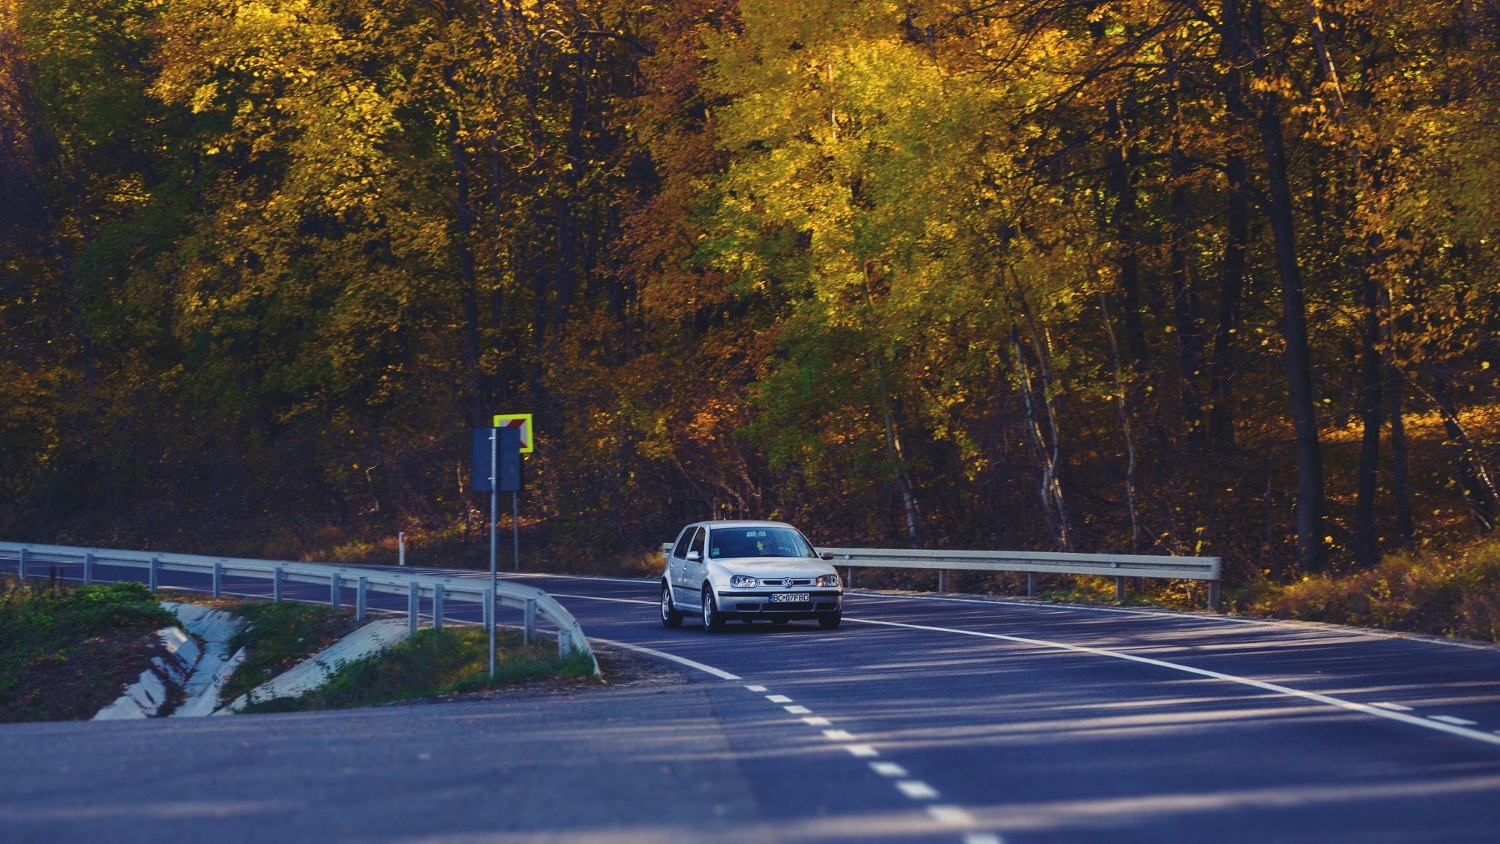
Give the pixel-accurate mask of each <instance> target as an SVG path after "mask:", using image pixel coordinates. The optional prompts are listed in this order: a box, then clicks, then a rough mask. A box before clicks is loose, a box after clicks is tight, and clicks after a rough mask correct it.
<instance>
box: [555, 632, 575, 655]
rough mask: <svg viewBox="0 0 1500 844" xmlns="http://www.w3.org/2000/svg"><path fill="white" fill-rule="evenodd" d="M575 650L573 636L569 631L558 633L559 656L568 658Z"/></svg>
mask: <svg viewBox="0 0 1500 844" xmlns="http://www.w3.org/2000/svg"><path fill="white" fill-rule="evenodd" d="M572 650H573V635H572V634H571V633H569V632H568V631H567V630H559V631H557V655H558V656H567V655H568V653H569V652H570V651H572Z"/></svg>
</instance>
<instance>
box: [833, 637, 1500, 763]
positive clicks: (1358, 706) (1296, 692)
mask: <svg viewBox="0 0 1500 844" xmlns="http://www.w3.org/2000/svg"><path fill="white" fill-rule="evenodd" d="M844 620H845V621H851V622H855V623H858V624H876V625H880V626H882V627H899V628H902V629H906V630H926V631H929V632H932V633H954V634H957V635H959V636H976V637H978V638H981V639H998V640H1000V641H1003V642H1016V643H1018V644H1022V645H1034V646H1036V647H1041V648H1056V649H1058V650H1063V651H1071V652H1073V653H1080V654H1091V655H1093V656H1104V657H1109V658H1111V659H1123V660H1125V661H1126V662H1135V663H1139V664H1141V665H1154V666H1156V667H1157V668H1168V669H1171V670H1173V671H1181V672H1182V673H1184V674H1194V675H1197V676H1199V677H1208V678H1209V679H1213V680H1223V681H1225V682H1228V683H1238V684H1240V685H1242V686H1249V687H1251V688H1253V689H1260V690H1262V691H1267V692H1273V693H1275V694H1279V695H1286V696H1288V697H1296V698H1301V699H1303V700H1310V701H1312V702H1314V703H1321V704H1324V705H1326V706H1332V707H1335V708H1338V709H1347V710H1349V711H1351V712H1362V713H1364V714H1366V715H1374V716H1376V717H1379V718H1388V719H1390V720H1392V721H1400V722H1401V723H1403V724H1410V725H1412V726H1416V727H1425V728H1426V729H1429V730H1437V731H1439V732H1443V733H1448V734H1449V735H1454V736H1459V737H1460V738H1467V739H1473V740H1474V741H1479V742H1484V743H1485V744H1493V745H1500V736H1495V735H1492V734H1490V733H1481V732H1479V731H1478V730H1471V729H1468V728H1467V727H1461V726H1459V725H1457V724H1448V723H1444V722H1441V721H1433V720H1432V719H1430V718H1419V717H1417V716H1415V715H1407V714H1406V713H1404V712H1391V711H1389V710H1385V709H1380V708H1378V707H1374V706H1370V705H1368V704H1363V703H1355V702H1354V701H1351V700H1344V699H1342V698H1336V697H1330V696H1328V695H1323V694H1318V693H1317V692H1305V691H1303V690H1301V689H1293V688H1291V687H1289V686H1282V685H1279V684H1277V683H1267V682H1265V681H1262V680H1252V679H1250V678H1249V677H1236V676H1235V675H1233V674H1225V673H1223V672H1221V671H1210V670H1208V669H1206V668H1194V667H1193V666H1191V665H1183V664H1181V663H1177V662H1167V661H1166V660H1164V659H1152V658H1151V657H1146V656H1136V655H1135V654H1128V653H1121V652H1120V651H1111V650H1106V649H1104V648H1091V647H1088V646H1086V645H1069V644H1066V643H1064V642H1051V641H1048V640H1046V639H1030V638H1027V637H1025V636H1010V635H1007V634H1005V633H982V632H980V631H978V630H960V629H957V628H953V627H934V626H932V625H927V624H907V623H905V622H900V621H876V620H874V619H869V618H850V617H849V616H847V615H846V616H844Z"/></svg>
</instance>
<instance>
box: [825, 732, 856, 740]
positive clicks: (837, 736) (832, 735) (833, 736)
mask: <svg viewBox="0 0 1500 844" xmlns="http://www.w3.org/2000/svg"><path fill="white" fill-rule="evenodd" d="M823 735H824V736H827V738H828V740H829V741H854V736H852V735H849V732H848V731H847V730H824V731H823Z"/></svg>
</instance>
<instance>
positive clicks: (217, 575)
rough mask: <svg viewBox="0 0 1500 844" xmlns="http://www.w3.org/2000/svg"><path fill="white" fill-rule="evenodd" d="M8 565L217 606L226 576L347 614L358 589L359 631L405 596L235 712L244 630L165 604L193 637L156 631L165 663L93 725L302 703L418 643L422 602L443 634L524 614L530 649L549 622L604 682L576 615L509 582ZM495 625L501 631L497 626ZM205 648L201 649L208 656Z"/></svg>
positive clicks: (54, 559) (162, 563)
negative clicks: (115, 573)
mask: <svg viewBox="0 0 1500 844" xmlns="http://www.w3.org/2000/svg"><path fill="white" fill-rule="evenodd" d="M6 563H13V564H14V565H15V571H16V572H17V574H18V575H19V576H20V577H21V578H23V579H25V578H33V577H37V576H39V575H42V573H43V567H44V566H45V567H46V574H47V576H64V577H69V576H72V577H74V578H76V579H79V580H82V581H83V583H84V585H89V584H92V583H93V581H94V575H95V569H96V567H99V566H107V567H111V568H125V569H129V570H133V571H135V572H138V573H141V574H144V577H140V578H138V579H140V580H143V581H145V582H146V584H147V585H148V586H149V587H150V588H151V590H152V591H153V592H154V591H156V590H157V588H158V586H159V582H160V576H161V574H162V573H163V572H185V573H191V574H198V575H206V576H207V578H208V579H209V583H208V584H206V585H207V586H208V588H206V589H205V588H202V587H201V586H199V587H198V588H194V587H192V586H181V585H178V586H174V587H173V588H178V589H187V590H190V591H200V592H207V593H209V594H211V595H212V596H213V597H215V598H218V597H222V596H223V595H224V581H225V578H226V576H231V577H236V578H248V579H252V580H260V581H269V585H270V587H271V588H270V590H269V591H270V593H271V594H270V595H269V596H258V595H255V596H248V597H261V598H264V597H269V598H270V600H273V601H281V600H282V599H283V597H284V595H283V592H284V589H283V587H284V586H285V585H286V584H289V583H301V584H309V583H310V584H317V585H326V586H327V588H328V593H327V594H328V603H329V605H330V606H332V607H333V608H334V609H338V608H339V607H340V606H341V605H342V603H343V601H344V598H345V597H346V595H345V593H346V592H347V591H350V590H351V589H352V591H353V592H354V598H355V602H354V603H355V617H356V618H357V619H359V620H361V621H362V620H364V619H365V616H366V609H367V607H366V604H367V599H368V596H369V594H370V593H372V592H378V593H387V594H399V595H404V596H406V598H407V610H406V618H405V619H400V618H396V619H391V618H385V619H382V620H378V621H372V622H370V623H368V624H366V625H364V626H363V627H360V628H359V629H358V630H355V631H354V632H353V633H350V634H349V635H348V636H345V637H344V638H343V639H341V640H340V641H339V642H337V643H335V644H334V645H332V646H331V647H329V648H327V649H325V650H324V651H322V652H320V653H318V654H315V655H313V656H312V657H311V658H309V659H307V660H305V661H303V662H302V663H300V664H299V665H297V666H296V667H294V668H292V669H291V670H289V671H287V672H284V673H283V674H281V675H279V676H277V677H275V678H273V679H271V680H270V681H269V682H267V683H265V684H263V685H262V686H259V687H257V688H256V689H254V690H252V691H251V692H249V693H248V694H246V695H241V696H240V697H239V698H237V699H235V700H234V701H231V702H229V703H228V705H222V704H221V702H220V700H219V692H220V690H221V689H223V687H224V685H225V684H226V683H227V682H228V681H229V678H230V676H231V675H233V674H234V671H235V669H236V668H238V667H239V665H240V663H241V662H242V661H243V660H244V659H245V653H244V651H243V649H241V650H240V651H239V652H237V653H234V654H230V653H228V652H227V651H228V642H229V640H230V639H231V638H232V637H233V636H234V634H235V633H236V632H237V631H238V629H239V624H240V622H239V620H238V619H236V618H235V617H233V616H232V615H230V614H229V613H227V612H224V611H223V610H215V609H211V608H208V607H202V606H198V605H195V604H186V603H175V602H166V601H164V602H163V606H165V607H166V608H167V609H169V610H171V611H172V612H173V613H174V614H176V615H177V617H178V619H179V620H181V622H182V625H183V627H186V628H187V630H188V631H189V632H190V633H191V634H192V635H191V636H189V635H186V634H184V633H183V632H182V630H180V629H178V628H176V627H168V628H164V629H162V630H159V631H157V633H156V636H157V638H158V641H159V642H160V644H161V646H162V648H163V650H164V651H165V652H166V654H165V656H161V657H157V658H155V659H154V660H153V664H152V666H151V667H150V668H149V669H147V670H146V671H144V672H142V673H141V676H140V678H139V679H138V680H137V681H136V682H134V683H132V684H131V685H130V686H129V687H128V688H127V689H126V691H125V693H124V694H122V695H121V696H120V697H119V698H118V699H116V700H115V701H114V702H113V703H111V704H110V705H109V706H107V707H105V708H104V709H103V710H101V711H100V712H99V713H98V714H97V715H95V716H94V720H118V719H131V718H152V717H157V716H158V715H159V714H160V713H161V712H162V711H163V710H164V709H165V707H166V704H167V702H168V701H169V700H170V699H171V698H172V696H173V695H172V692H173V691H175V690H178V689H180V690H181V691H182V692H183V695H184V697H185V700H184V702H183V704H182V705H181V706H179V707H177V709H176V710H175V711H173V712H172V713H171V715H172V716H175V717H202V716H205V715H226V714H229V713H231V712H238V711H240V710H242V709H244V708H245V706H247V705H248V704H249V702H250V701H251V700H252V699H253V700H255V701H257V702H261V701H265V700H271V699H274V698H281V697H296V696H298V695H301V694H303V693H304V692H308V691H311V690H312V689H315V688H317V687H318V686H321V685H322V684H323V683H324V681H326V680H327V679H328V677H329V676H330V675H331V674H332V673H333V672H334V671H336V670H337V669H338V667H339V666H340V665H342V664H344V663H347V662H353V661H356V660H359V659H363V658H365V657H367V656H370V655H372V654H375V653H378V652H379V651H381V650H384V649H385V648H388V647H390V646H392V645H394V644H396V643H397V642H400V641H401V640H403V639H405V638H406V637H407V636H408V635H410V634H412V633H415V632H416V631H417V628H418V625H419V622H420V619H421V612H420V610H421V607H422V604H423V602H424V599H426V602H427V603H428V606H429V607H430V608H431V612H432V614H431V618H432V624H433V626H434V627H442V626H443V622H444V609H443V605H444V602H445V601H446V600H456V601H469V602H477V603H479V604H480V606H481V608H482V610H483V614H484V621H485V624H486V625H488V624H489V623H490V622H491V620H495V619H496V610H497V609H499V608H501V607H506V608H513V609H516V610H520V614H521V619H520V620H521V622H522V623H521V624H520V625H518V626H519V627H520V628H521V629H522V630H523V631H524V632H525V634H526V639H527V640H528V641H530V640H531V639H532V638H533V637H534V636H536V635H537V633H538V630H537V621H538V619H539V618H541V619H545V620H547V621H549V622H550V623H551V625H552V627H553V630H554V633H555V635H556V637H557V648H558V653H559V654H560V655H562V656H566V655H568V654H570V653H572V652H574V651H583V652H584V653H587V654H588V655H589V657H590V658H591V659H592V660H593V663H594V674H595V675H596V676H597V675H598V674H599V661H598V659H596V658H594V654H593V649H592V648H591V647H590V646H589V640H588V637H586V636H585V635H584V633H583V628H582V627H581V626H580V625H579V624H578V620H577V619H575V618H574V617H573V615H572V613H569V612H568V611H567V610H566V609H565V608H563V606H562V605H561V604H559V603H558V602H557V601H556V599H554V598H553V597H552V596H551V595H548V594H547V593H546V592H544V591H542V590H540V589H537V588H535V587H532V586H525V585H522V584H517V583H510V582H507V581H501V582H500V583H499V584H498V585H497V588H496V589H495V591H493V592H491V591H490V584H489V581H488V580H487V579H486V580H483V581H480V580H475V579H469V578H453V577H441V576H433V575H420V574H406V573H404V572H401V573H398V572H388V571H376V570H370V569H360V568H356V567H347V566H333V565H327V564H323V563H294V562H279V561H273V560H247V559H237V558H229V557H203V556H197V555H188V554H155V553H151V552H146V551H122V550H115V549H99V548H76V547H69V546H58V545H31V544H22V543H13V542H0V570H3V569H5V568H9V566H6V565H5V564H6ZM80 575H81V577H80ZM496 624H497V626H498V624H499V622H498V621H496ZM195 637H196V638H195ZM199 639H201V640H202V641H203V645H202V646H201V647H200V646H199V644H198V640H199Z"/></svg>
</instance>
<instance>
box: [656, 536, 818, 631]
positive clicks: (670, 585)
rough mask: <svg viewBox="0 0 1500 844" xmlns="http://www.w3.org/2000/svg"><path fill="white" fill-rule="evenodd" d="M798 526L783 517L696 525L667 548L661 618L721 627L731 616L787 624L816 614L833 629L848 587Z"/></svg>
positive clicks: (674, 623)
mask: <svg viewBox="0 0 1500 844" xmlns="http://www.w3.org/2000/svg"><path fill="white" fill-rule="evenodd" d="M827 559H829V557H827V556H821V557H820V556H819V554H818V552H817V551H816V550H815V549H814V548H813V546H812V543H811V542H808V541H807V537H805V536H803V535H802V533H801V531H798V530H797V529H796V528H794V527H792V526H791V525H789V524H785V523H783V522H752V521H734V522H698V523H696V524H691V525H688V526H687V527H685V528H683V529H682V533H681V534H679V535H678V537H677V542H676V543H675V544H673V546H672V548H671V550H670V551H668V552H667V567H666V571H665V572H663V573H662V577H661V623H662V624H664V625H666V626H667V627H681V626H682V619H683V616H688V615H695V616H700V617H702V619H703V627H704V628H705V629H707V630H710V631H713V632H718V631H720V630H723V629H724V623H725V622H726V621H729V620H730V619H739V620H740V621H743V622H745V623H747V624H749V623H751V622H753V621H756V620H758V619H764V620H766V621H770V622H772V623H773V624H785V623H787V622H789V621H797V620H799V619H809V618H811V619H817V621H818V626H820V627H822V628H823V629H824V630H833V629H835V628H837V627H838V626H839V622H840V621H841V620H842V619H843V610H844V607H843V604H844V586H843V584H842V583H841V582H840V581H839V576H838V572H836V571H834V568H833V566H832V565H830V564H829V563H827V562H826V560H827Z"/></svg>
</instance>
